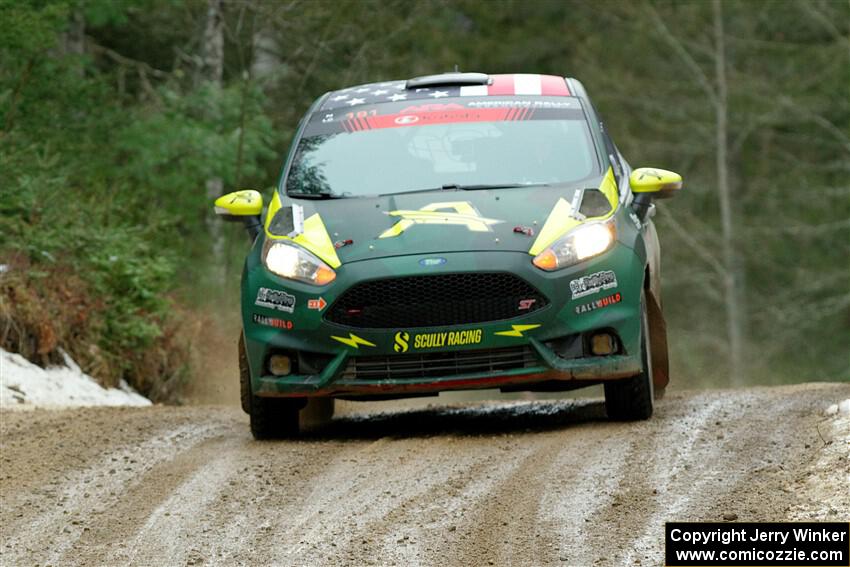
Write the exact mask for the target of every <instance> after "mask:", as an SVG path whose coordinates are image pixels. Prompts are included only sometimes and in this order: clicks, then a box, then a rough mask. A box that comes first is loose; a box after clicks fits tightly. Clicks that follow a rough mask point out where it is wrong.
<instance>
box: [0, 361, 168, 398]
mask: <svg viewBox="0 0 850 567" xmlns="http://www.w3.org/2000/svg"><path fill="white" fill-rule="evenodd" d="M62 357H63V359H64V361H65V366H52V367H49V368H41V367H40V366H37V365H35V364H33V363H31V362H30V361H28V360H27V359H25V358H24V357H23V356H21V355H19V354H14V353H11V352H6V351H5V350H3V349H0V407H2V408H12V407H52V408H58V407H79V406H149V405H151V401H150V400H149V399H147V398H145V397H144V396H142V395H140V394H138V393H137V392H136V391H135V390H133V389H132V388H131V387H130V386H129V385H128V384H127V383H126V382H124V381H123V380H122V381H121V383H120V384H119V387H118V388H104V387H103V386H101V385H100V384H98V383H97V382H96V381H95V379H94V378H92V377H91V376H89V375H87V374H86V373H84V372H83V371H82V370H80V367H79V366H78V365H77V363H76V362H74V360H73V359H72V358H71V357H70V356H69V355H68V354H67V353H66V352H64V351H63V352H62Z"/></svg>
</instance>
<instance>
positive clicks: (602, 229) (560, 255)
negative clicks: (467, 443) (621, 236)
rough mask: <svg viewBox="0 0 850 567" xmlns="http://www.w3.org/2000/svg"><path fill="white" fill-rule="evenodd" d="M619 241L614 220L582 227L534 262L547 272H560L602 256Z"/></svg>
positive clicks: (535, 258)
mask: <svg viewBox="0 0 850 567" xmlns="http://www.w3.org/2000/svg"><path fill="white" fill-rule="evenodd" d="M616 240H617V229H616V228H614V222H613V220H609V221H606V222H596V223H592V224H585V225H582V226H580V227H578V228H576V229H574V230H572V231H571V232H568V233H567V234H566V235H564V236H562V237H561V238H559V239H558V240H556V241H555V242H554V243H552V245H551V246H549V247H548V248H546V250H544V251H543V252H541V253H540V254H538V255H537V256H535V257H534V260H532V263H533V264H534V265H535V266H537V267H538V268H540V269H541V270H546V271H547V272H552V271H555V270H560V269H561V268H566V267H567V266H572V265H573V264H578V263H579V262H581V261H583V260H587V259H588V258H592V257H594V256H598V255H599V254H602V253H603V252H605V251H606V250H608V249H609V248H611V246H613V245H614V242H616Z"/></svg>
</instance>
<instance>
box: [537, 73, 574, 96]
mask: <svg viewBox="0 0 850 567" xmlns="http://www.w3.org/2000/svg"><path fill="white" fill-rule="evenodd" d="M540 87H541V93H540V94H542V95H544V96H570V90H569V89H568V88H567V82H566V81H565V80H564V78H563V77H555V76H553V75H540Z"/></svg>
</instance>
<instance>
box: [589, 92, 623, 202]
mask: <svg viewBox="0 0 850 567" xmlns="http://www.w3.org/2000/svg"><path fill="white" fill-rule="evenodd" d="M590 107H591V108H592V109H593V114H594V115H596V119H597V120H598V121H599V130H600V131H601V132H602V141H603V143H604V144H605V153H607V154H608V160H609V161H610V162H611V167H613V168H614V177H615V178H616V179H617V186H618V187H619V186H621V185H622V181H623V169H624V168H623V164H622V162H621V161H620V159H621V157H622V156H621V155H620V152H619V150H617V146H615V145H614V140H612V139H611V136H610V135H609V134H608V129H607V128H606V127H605V121H604V120H602V115H601V114H599V111H598V110H596V107H595V106H594V105H593V103H592V102H591V103H590Z"/></svg>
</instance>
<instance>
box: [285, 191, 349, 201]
mask: <svg viewBox="0 0 850 567" xmlns="http://www.w3.org/2000/svg"><path fill="white" fill-rule="evenodd" d="M286 195H287V196H289V197H294V198H296V199H345V196H344V195H337V194H336V193H329V192H327V191H320V192H318V193H307V192H304V191H289V192H287V194H286Z"/></svg>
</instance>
